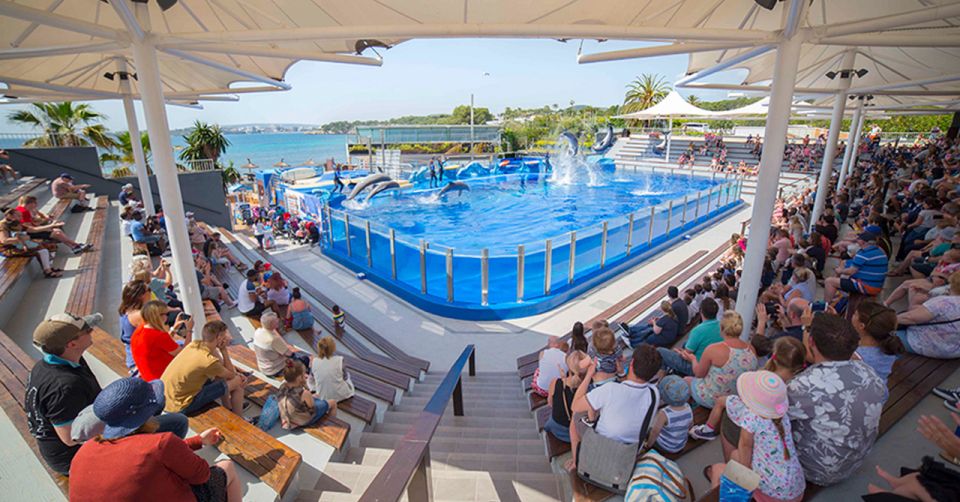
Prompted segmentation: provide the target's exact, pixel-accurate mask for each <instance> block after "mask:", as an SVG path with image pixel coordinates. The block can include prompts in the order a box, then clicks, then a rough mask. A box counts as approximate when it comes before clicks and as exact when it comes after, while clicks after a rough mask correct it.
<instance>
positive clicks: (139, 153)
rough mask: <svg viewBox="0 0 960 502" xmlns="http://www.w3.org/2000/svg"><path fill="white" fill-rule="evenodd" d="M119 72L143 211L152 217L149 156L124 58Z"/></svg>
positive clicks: (120, 62) (118, 62)
mask: <svg viewBox="0 0 960 502" xmlns="http://www.w3.org/2000/svg"><path fill="white" fill-rule="evenodd" d="M117 71H118V72H120V73H121V75H118V77H119V78H120V92H122V93H123V113H124V114H125V115H126V116H127V130H128V131H130V146H131V147H132V150H133V162H134V164H135V165H136V167H137V183H139V184H140V196H141V197H142V198H143V209H144V211H146V214H148V215H152V214H153V213H154V211H153V208H154V204H153V191H152V190H151V189H150V174H149V173H148V172H147V156H146V155H145V154H144V152H143V143H142V142H141V141H140V125H139V124H137V111H136V109H134V107H133V98H132V97H131V95H132V94H133V93H132V92H131V90H130V80H129V77H126V78H125V77H123V74H124V73H126V71H127V62H126V61H125V60H124V59H123V58H118V59H117Z"/></svg>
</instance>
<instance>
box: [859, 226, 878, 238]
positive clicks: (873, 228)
mask: <svg viewBox="0 0 960 502" xmlns="http://www.w3.org/2000/svg"><path fill="white" fill-rule="evenodd" d="M863 231H864V232H870V233H871V234H874V235H877V236H879V235H880V234H882V233H883V229H882V228H880V227H879V226H877V225H867V226H866V227H864V228H863Z"/></svg>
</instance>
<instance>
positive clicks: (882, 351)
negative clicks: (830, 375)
mask: <svg viewBox="0 0 960 502" xmlns="http://www.w3.org/2000/svg"><path fill="white" fill-rule="evenodd" d="M850 322H851V323H852V324H853V328H854V329H855V330H857V334H858V335H860V346H859V347H858V348H857V355H858V356H860V360H862V361H863V362H865V363H867V365H869V366H870V367H871V368H873V371H876V372H877V375H880V378H882V379H883V381H884V382H886V381H887V378H889V377H890V372H891V371H893V363H895V362H896V361H897V358H898V357H900V354H901V353H903V342H902V341H900V338H899V337H897V336H896V333H897V313H896V312H895V311H894V310H893V309H891V308H888V307H885V306H883V305H881V304H879V303H876V302H872V301H862V302H860V304H859V305H857V309H856V310H855V311H854V313H853V318H852V319H851V320H850Z"/></svg>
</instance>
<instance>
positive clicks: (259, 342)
mask: <svg viewBox="0 0 960 502" xmlns="http://www.w3.org/2000/svg"><path fill="white" fill-rule="evenodd" d="M279 329H280V318H279V317H277V314H276V313H274V312H272V311H269V310H268V311H266V312H264V313H263V315H261V316H260V327H259V328H257V329H256V331H254V332H253V351H254V353H255V354H256V356H257V368H259V369H260V371H261V372H262V373H263V374H264V375H267V376H269V377H274V378H276V377H279V376H280V375H281V374H283V370H284V368H286V367H287V360H288V359H295V360H297V361H300V362H301V363H303V365H304V366H306V367H307V368H308V371H309V367H310V355H309V354H307V353H306V352H302V351H301V350H300V349H298V348H296V347H294V346H293V345H290V344H289V343H287V342H286V341H284V339H283V336H281V335H280V331H279Z"/></svg>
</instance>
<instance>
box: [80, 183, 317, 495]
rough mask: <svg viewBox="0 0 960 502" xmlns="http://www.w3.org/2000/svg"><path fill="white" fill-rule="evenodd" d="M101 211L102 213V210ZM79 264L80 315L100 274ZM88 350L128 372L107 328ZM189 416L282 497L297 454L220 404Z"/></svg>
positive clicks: (87, 309) (90, 304) (87, 310)
mask: <svg viewBox="0 0 960 502" xmlns="http://www.w3.org/2000/svg"><path fill="white" fill-rule="evenodd" d="M103 200H105V198H104V199H103ZM99 206H100V204H99V203H98V208H97V211H100V210H101V208H100V207H99ZM103 213H105V210H104V211H103ZM97 216H99V214H98V215H95V216H94V218H95V223H96V218H97ZM103 231H104V226H103V225H102V224H101V225H100V226H99V227H98V226H96V225H94V226H92V227H91V231H90V239H91V240H93V241H95V242H101V243H102V240H103ZM97 232H99V235H97ZM100 254H101V253H100V251H99V249H98V250H96V251H93V252H90V253H87V254H85V255H84V259H85V258H87V256H88V255H100ZM92 259H96V260H97V261H96V263H99V256H93V258H92ZM88 264H89V263H88ZM82 265H83V260H81V268H80V272H79V273H78V274H77V276H76V277H75V279H74V286H73V288H72V289H71V292H70V298H69V299H68V300H67V305H68V306H69V308H68V311H70V312H71V313H73V314H75V315H79V316H83V315H88V314H91V313H93V311H94V302H95V295H96V284H97V277H98V275H99V270H98V268H94V267H93V266H87V267H84V266H82ZM211 306H212V305H211ZM214 313H215V311H214ZM87 352H88V353H89V354H90V355H91V356H93V357H95V358H97V359H98V360H99V361H100V362H101V363H103V364H105V365H106V366H107V367H109V368H110V369H112V370H113V371H114V372H116V373H117V374H118V375H122V376H127V375H128V374H129V372H128V369H127V365H126V351H125V350H124V347H123V343H121V342H120V340H119V339H118V338H115V337H113V336H112V335H110V334H109V333H107V332H106V331H104V330H102V329H100V328H94V330H93V345H92V346H91V347H90V348H89V349H87ZM189 419H190V428H191V429H193V430H195V431H202V430H206V429H209V428H211V427H217V428H218V429H220V432H221V435H222V436H223V440H222V441H221V442H220V444H218V445H217V448H218V449H219V450H220V451H221V452H223V453H224V454H225V455H227V456H228V457H230V458H231V459H232V460H233V461H235V462H237V464H239V465H240V466H241V467H243V468H244V469H246V470H248V471H250V472H251V473H253V474H254V475H256V476H257V477H258V478H260V479H261V480H262V481H263V482H264V483H266V484H267V485H268V486H270V487H271V488H273V489H274V490H275V491H276V492H277V494H278V495H279V496H280V497H281V498H282V497H283V495H284V493H285V492H286V490H287V488H289V486H290V483H291V482H292V481H293V479H294V478H295V477H296V474H297V469H298V468H299V466H300V463H301V462H302V458H301V456H300V454H299V453H297V452H296V451H294V450H293V449H291V448H289V447H288V446H286V445H284V444H283V443H281V442H280V441H278V440H277V439H275V438H273V437H272V436H270V435H269V434H267V433H265V432H263V431H261V430H260V429H259V428H257V427H256V426H254V425H252V424H250V423H248V422H247V421H246V420H244V419H243V417H241V416H239V415H237V414H234V413H232V412H230V411H229V410H227V409H226V408H224V407H223V406H220V405H216V404H211V405H210V406H208V407H206V408H204V409H203V410H202V411H200V412H199V413H196V414H194V415H192V416H190V417H189Z"/></svg>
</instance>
